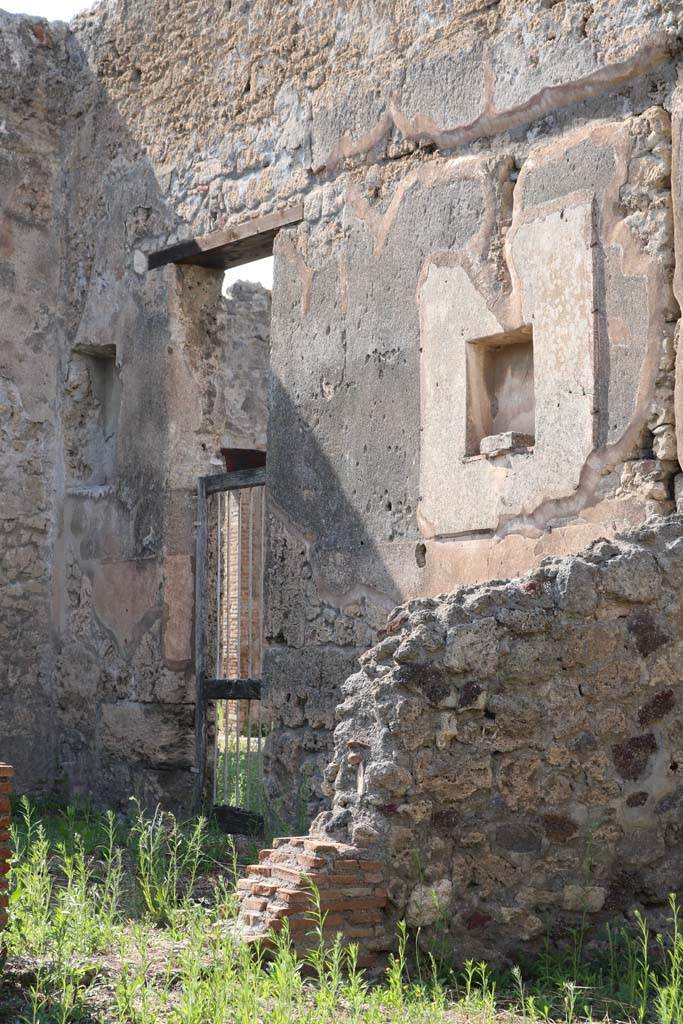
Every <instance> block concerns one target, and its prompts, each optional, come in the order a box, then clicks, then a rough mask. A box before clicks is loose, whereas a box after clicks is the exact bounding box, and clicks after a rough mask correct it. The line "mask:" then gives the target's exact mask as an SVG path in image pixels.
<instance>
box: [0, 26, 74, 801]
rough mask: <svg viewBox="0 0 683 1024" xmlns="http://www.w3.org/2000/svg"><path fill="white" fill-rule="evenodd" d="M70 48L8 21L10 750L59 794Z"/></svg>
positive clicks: (1, 470)
mask: <svg viewBox="0 0 683 1024" xmlns="http://www.w3.org/2000/svg"><path fill="white" fill-rule="evenodd" d="M65 37H66V30H65V29H64V28H63V27H62V28H61V29H58V30H56V31H55V32H51V33H48V32H47V31H46V30H45V28H44V27H43V26H41V24H39V23H35V22H28V21H25V20H23V19H19V18H12V17H10V16H9V15H6V14H4V13H0V54H1V55H2V59H0V138H1V139H2V148H1V151H0V178H1V179H2V183H3V186H2V199H1V200H0V488H1V489H2V494H3V495H4V498H3V502H2V509H1V510H0V532H1V537H2V540H1V541H0V647H1V649H2V657H0V695H1V696H0V701H1V703H2V708H3V715H2V723H1V724H0V746H2V749H3V752H4V753H5V755H6V756H7V757H8V758H9V759H10V760H11V761H12V762H13V763H15V764H22V767H23V769H24V771H25V782H26V785H29V786H35V787H42V786H45V785H47V784H49V782H50V780H51V778H52V763H53V757H54V749H55V746H54V736H53V733H52V727H51V726H52V721H53V717H54V688H53V683H54V679H53V669H54V664H55V657H56V650H55V644H54V637H53V634H52V629H51V618H52V612H51V598H52V591H51V583H52V569H51V562H52V559H51V548H52V544H53V537H54V531H55V527H56V521H57V517H58V514H59V513H58V507H57V502H56V499H55V475H56V471H55V465H56V461H57V445H58V441H57V436H58V435H57V432H56V430H55V422H54V407H55V400H56V393H57V378H58V375H59V369H58V361H59V357H58V352H59V349H60V346H61V344H62V341H63V325H62V322H61V319H60V317H59V315H58V314H57V306H58V292H59V276H60V274H59V267H60V261H61V255H62V251H61V246H60V242H59V228H58V225H57V223H56V219H55V214H54V206H55V203H56V201H57V200H56V192H57V190H58V179H59V173H60V147H59V135H60V129H61V127H62V125H63V121H64V100H65V93H64V90H65V69H64V62H65V59H66V53H65V51H66V42H65ZM28 750H31V751H32V756H31V758H30V763H29V762H28V761H27V760H26V758H25V757H24V752H26V751H28Z"/></svg>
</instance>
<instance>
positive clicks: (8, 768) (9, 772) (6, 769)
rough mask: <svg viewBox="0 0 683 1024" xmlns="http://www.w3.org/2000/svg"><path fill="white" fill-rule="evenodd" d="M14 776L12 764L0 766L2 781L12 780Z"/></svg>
mask: <svg viewBox="0 0 683 1024" xmlns="http://www.w3.org/2000/svg"><path fill="white" fill-rule="evenodd" d="M13 775H14V768H13V767H12V765H11V764H0V779H11V778H12V777H13Z"/></svg>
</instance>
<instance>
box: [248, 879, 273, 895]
mask: <svg viewBox="0 0 683 1024" xmlns="http://www.w3.org/2000/svg"><path fill="white" fill-rule="evenodd" d="M251 891H252V892H253V893H254V895H256V896H273V895H274V894H275V893H276V892H277V886H276V885H273V884H272V883H270V884H269V883H268V882H253V883H252V886H251Z"/></svg>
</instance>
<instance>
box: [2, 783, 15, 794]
mask: <svg viewBox="0 0 683 1024" xmlns="http://www.w3.org/2000/svg"><path fill="white" fill-rule="evenodd" d="M11 792H12V783H11V782H0V793H2V795H3V796H5V795H9V794H10V793H11Z"/></svg>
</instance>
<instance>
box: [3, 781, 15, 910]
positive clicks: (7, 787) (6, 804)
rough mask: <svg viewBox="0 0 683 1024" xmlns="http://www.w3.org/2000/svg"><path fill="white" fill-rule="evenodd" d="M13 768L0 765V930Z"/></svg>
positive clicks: (6, 899)
mask: <svg viewBox="0 0 683 1024" xmlns="http://www.w3.org/2000/svg"><path fill="white" fill-rule="evenodd" d="M13 775H14V768H12V767H11V766H10V765H8V764H0V930H2V929H3V928H4V927H5V925H6V924H7V906H8V903H9V893H8V891H7V890H8V888H9V879H8V877H7V874H8V872H9V862H10V845H9V823H10V799H9V798H10V793H11V792H12V777H13Z"/></svg>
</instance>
